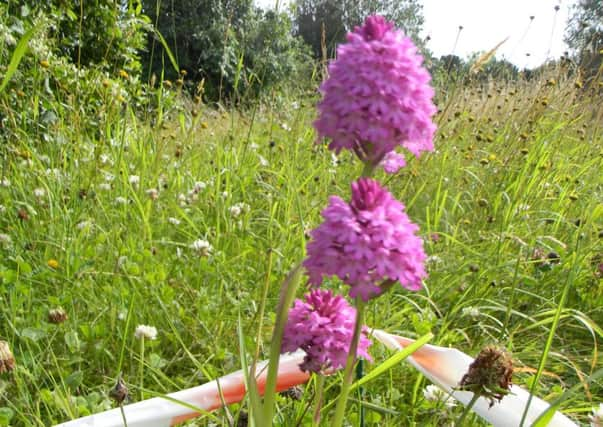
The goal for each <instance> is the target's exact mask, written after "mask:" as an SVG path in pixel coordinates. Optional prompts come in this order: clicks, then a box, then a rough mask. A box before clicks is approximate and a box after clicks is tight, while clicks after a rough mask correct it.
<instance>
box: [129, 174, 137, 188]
mask: <svg viewBox="0 0 603 427" xmlns="http://www.w3.org/2000/svg"><path fill="white" fill-rule="evenodd" d="M128 182H129V183H130V185H132V187H138V184H139V183H140V177H139V176H138V175H130V176H129V177H128Z"/></svg>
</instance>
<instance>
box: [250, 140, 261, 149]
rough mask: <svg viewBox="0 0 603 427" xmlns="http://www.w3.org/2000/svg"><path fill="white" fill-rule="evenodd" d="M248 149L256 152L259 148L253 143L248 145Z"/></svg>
mask: <svg viewBox="0 0 603 427" xmlns="http://www.w3.org/2000/svg"><path fill="white" fill-rule="evenodd" d="M249 148H251V149H252V150H253V151H257V149H258V148H260V146H259V145H257V144H256V143H255V142H252V143H251V144H249Z"/></svg>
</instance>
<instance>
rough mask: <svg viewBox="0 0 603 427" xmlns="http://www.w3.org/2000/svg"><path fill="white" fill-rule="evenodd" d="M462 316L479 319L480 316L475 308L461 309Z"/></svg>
mask: <svg viewBox="0 0 603 427" xmlns="http://www.w3.org/2000/svg"><path fill="white" fill-rule="evenodd" d="M462 313H463V316H470V317H474V318H475V317H479V315H480V314H481V313H480V311H479V308H477V307H463V310H462Z"/></svg>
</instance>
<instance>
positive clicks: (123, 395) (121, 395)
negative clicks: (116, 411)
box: [109, 374, 128, 405]
mask: <svg viewBox="0 0 603 427" xmlns="http://www.w3.org/2000/svg"><path fill="white" fill-rule="evenodd" d="M109 397H110V398H111V399H113V400H115V402H117V404H118V405H121V404H122V403H123V401H124V400H126V399H127V398H128V386H126V383H125V382H124V380H123V378H122V377H121V374H120V375H119V378H118V379H117V383H116V384H115V387H113V388H112V389H111V390H110V391H109Z"/></svg>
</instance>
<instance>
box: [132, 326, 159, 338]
mask: <svg viewBox="0 0 603 427" xmlns="http://www.w3.org/2000/svg"><path fill="white" fill-rule="evenodd" d="M134 336H135V337H136V338H138V339H139V340H140V339H143V338H144V339H147V340H154V339H157V328H156V327H155V326H148V325H138V326H137V327H136V331H134Z"/></svg>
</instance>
